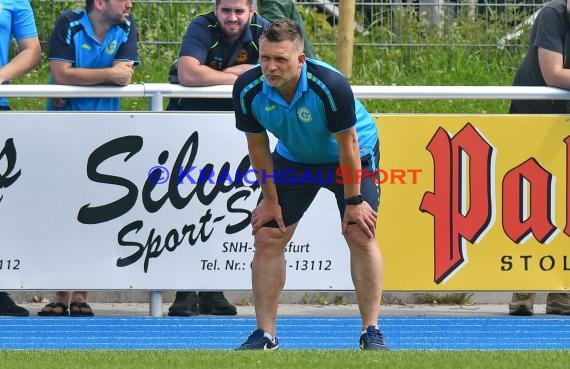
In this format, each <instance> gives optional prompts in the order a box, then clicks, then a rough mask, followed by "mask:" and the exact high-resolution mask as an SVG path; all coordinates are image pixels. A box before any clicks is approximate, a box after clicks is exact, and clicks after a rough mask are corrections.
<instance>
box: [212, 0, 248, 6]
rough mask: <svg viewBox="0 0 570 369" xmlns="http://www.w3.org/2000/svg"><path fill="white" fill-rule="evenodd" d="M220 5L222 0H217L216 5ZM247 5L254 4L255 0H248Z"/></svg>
mask: <svg viewBox="0 0 570 369" xmlns="http://www.w3.org/2000/svg"><path fill="white" fill-rule="evenodd" d="M218 5H220V0H216V6H218ZM247 6H253V0H247Z"/></svg>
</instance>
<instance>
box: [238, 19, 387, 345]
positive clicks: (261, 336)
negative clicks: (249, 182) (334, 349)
mask: <svg viewBox="0 0 570 369" xmlns="http://www.w3.org/2000/svg"><path fill="white" fill-rule="evenodd" d="M259 48H260V49H259V55H260V57H259V61H260V66H257V67H255V68H252V69H250V70H248V71H247V72H245V73H243V74H242V75H240V76H239V77H238V79H237V81H236V82H235V84H234V89H233V102H234V109H235V116H236V127H237V128H238V129H239V130H241V131H243V132H245V133H246V138H247V145H248V150H249V157H250V160H251V163H252V166H253V169H254V170H255V171H256V174H257V177H258V180H259V183H260V185H261V190H262V195H261V198H260V201H259V203H258V205H257V207H256V208H255V209H254V210H253V212H252V219H251V224H252V232H253V235H254V238H255V255H254V257H253V264H252V286H253V297H254V305H255V315H256V320H257V329H256V330H255V331H254V332H253V333H252V334H251V335H250V336H249V338H248V339H247V341H246V342H245V343H243V344H242V345H241V346H240V347H239V349H241V350H274V349H277V348H279V342H278V340H277V337H276V333H275V331H276V319H277V306H278V303H279V298H280V296H281V292H282V290H283V286H284V285H285V270H286V269H285V257H284V249H283V245H286V244H287V243H288V242H289V240H290V239H291V237H292V236H293V233H294V232H295V229H296V227H297V224H298V222H299V220H300V219H301V217H302V216H303V214H304V212H305V211H306V210H307V208H308V207H309V206H310V204H311V202H312V201H313V199H314V198H315V196H316V195H317V192H318V191H319V190H320V189H321V188H326V189H327V190H330V191H331V192H333V193H334V194H335V197H336V200H337V205H338V209H339V212H340V216H341V219H342V233H343V235H344V237H345V239H346V241H347V243H348V246H349V249H350V254H351V263H350V264H351V272H352V279H353V282H354V285H355V289H356V295H357V299H358V305H359V308H360V314H361V317H362V332H361V335H360V348H361V349H363V350H386V349H387V346H386V345H385V344H384V337H383V335H382V333H380V330H379V328H378V314H379V307H380V297H381V290H382V275H383V265H382V256H381V254H380V250H379V249H378V246H377V244H376V238H375V233H376V218H377V213H376V211H377V209H378V203H379V194H380V193H379V191H380V188H379V186H378V183H379V177H378V175H377V174H378V170H377V169H378V159H379V153H378V150H379V148H378V134H377V130H376V124H375V122H374V120H373V118H372V117H371V116H370V114H368V112H367V111H366V110H365V109H364V107H363V106H362V104H361V103H360V102H359V101H358V100H356V99H355V98H354V95H353V93H352V89H351V88H350V85H349V84H348V81H347V80H346V79H345V78H344V77H343V76H342V75H341V74H340V73H339V72H338V71H337V70H335V69H333V68H332V67H331V66H329V65H328V64H325V63H322V62H319V61H316V60H312V59H307V58H306V56H305V54H304V53H303V36H302V33H301V29H300V27H299V25H298V24H297V23H295V22H294V21H291V20H288V19H282V20H278V21H276V22H274V23H273V24H272V25H271V26H270V27H269V28H268V29H267V30H266V31H265V32H264V33H263V34H262V36H261V39H260V41H259ZM267 131H269V132H271V133H272V134H273V135H274V136H275V137H277V138H278V140H279V141H278V144H277V146H276V148H275V152H274V153H273V154H271V152H270V147H269V137H268V133H267ZM283 172H287V173H288V175H287V180H285V179H283V177H282V176H281V175H280V174H279V173H283ZM323 172H325V173H330V172H332V173H336V174H337V176H338V177H337V178H336V179H335V180H334V181H329V180H327V181H326V182H324V181H322V180H321V181H319V179H323V176H322V173H323ZM365 173H367V174H365ZM291 178H297V179H298V180H297V181H294V180H291ZM318 231H319V230H317V229H315V232H318ZM327 231H328V230H327Z"/></svg>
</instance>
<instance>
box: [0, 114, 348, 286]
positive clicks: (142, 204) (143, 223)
mask: <svg viewBox="0 0 570 369" xmlns="http://www.w3.org/2000/svg"><path fill="white" fill-rule="evenodd" d="M248 170H251V167H250V165H249V158H248V156H247V149H246V141H245V137H244V135H243V134H242V133H241V132H239V131H237V129H236V128H235V126H234V118H233V114H219V113H212V114H207V113H206V114H195V113H168V112H163V113H136V114H133V113H64V114H61V113H2V114H1V115H0V234H1V236H0V237H1V240H0V290H6V289H28V290H36V289H50V290H53V289H56V290H59V289H62V290H65V289H70V290H75V289H145V290H164V289H176V290H178V289H214V290H217V289H223V290H230V289H246V290H247V289H250V288H251V267H250V265H251V260H252V258H253V253H254V245H253V237H252V235H251V227H250V226H249V221H250V212H251V210H252V209H253V208H254V207H255V204H256V202H257V199H258V197H259V194H260V188H259V186H258V184H257V182H256V179H255V175H254V173H253V172H251V171H248ZM153 171H154V174H152V173H153ZM154 175H156V177H155V176H154ZM285 256H286V260H287V261H286V263H287V268H286V269H287V283H286V286H285V288H286V289H288V290H351V289H353V285H352V281H351V279H350V271H349V252H348V247H347V246H346V243H345V241H344V239H343V237H342V235H341V232H340V219H339V215H338V210H337V207H336V202H335V200H334V196H333V195H332V194H331V193H329V192H327V191H326V190H323V191H321V192H320V193H319V196H318V197H317V199H316V200H315V202H314V203H313V205H312V206H311V208H310V209H309V211H308V212H307V214H306V215H305V217H304V218H303V219H302V220H301V222H300V224H299V227H298V230H297V232H296V234H295V236H294V238H293V240H292V241H291V243H290V244H289V245H287V246H286V253H285Z"/></svg>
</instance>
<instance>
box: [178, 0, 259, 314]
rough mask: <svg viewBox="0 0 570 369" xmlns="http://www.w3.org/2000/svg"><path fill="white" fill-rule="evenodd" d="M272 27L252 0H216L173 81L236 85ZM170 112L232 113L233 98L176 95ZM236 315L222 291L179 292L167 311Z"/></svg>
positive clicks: (197, 25)
mask: <svg viewBox="0 0 570 369" xmlns="http://www.w3.org/2000/svg"><path fill="white" fill-rule="evenodd" d="M268 26H269V22H268V21H266V20H265V19H263V18H262V17H260V16H259V15H258V14H257V13H255V10H254V7H253V0H216V3H215V5H214V10H213V11H211V12H210V13H207V14H203V15H199V16H197V17H196V18H194V19H193V20H192V21H191V22H190V25H188V29H187V30H186V34H185V35H184V39H183V40H182V45H181V46H180V52H179V55H178V60H177V62H175V64H173V68H171V71H170V73H169V74H170V75H169V79H170V82H172V83H180V84H181V85H183V86H189V87H197V86H215V85H233V84H234V82H235V80H236V79H237V77H238V76H239V75H240V74H241V73H243V72H245V71H246V70H248V69H250V68H251V67H253V66H254V65H255V64H257V63H258V59H259V51H258V44H259V36H261V33H262V32H263V30H264V29H265V28H267V27H268ZM176 67H177V69H176ZM168 110H193V111H233V105H232V99H231V98H227V99H212V98H172V99H170V102H169V104H168ZM236 313H237V310H236V308H235V306H233V305H232V304H231V303H230V302H228V301H227V299H226V298H225V296H224V294H223V292H221V291H208V292H200V293H198V294H197V293H196V292H194V291H178V292H177V293H176V298H175V300H174V303H173V304H172V306H170V308H169V310H168V315H170V316H191V315H196V314H213V315H235V314H236Z"/></svg>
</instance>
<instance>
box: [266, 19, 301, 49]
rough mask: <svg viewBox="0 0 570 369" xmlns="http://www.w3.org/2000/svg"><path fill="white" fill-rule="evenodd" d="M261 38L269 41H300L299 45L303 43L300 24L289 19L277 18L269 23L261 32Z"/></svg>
mask: <svg viewBox="0 0 570 369" xmlns="http://www.w3.org/2000/svg"><path fill="white" fill-rule="evenodd" d="M261 39H266V40H267V41H269V42H281V41H291V42H300V44H301V45H303V43H304V40H303V33H302V32H301V26H299V24H297V22H294V21H292V20H291V19H279V20H276V21H275V22H273V23H271V25H270V26H269V27H268V28H267V29H266V30H265V31H263V33H262V34H261Z"/></svg>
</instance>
